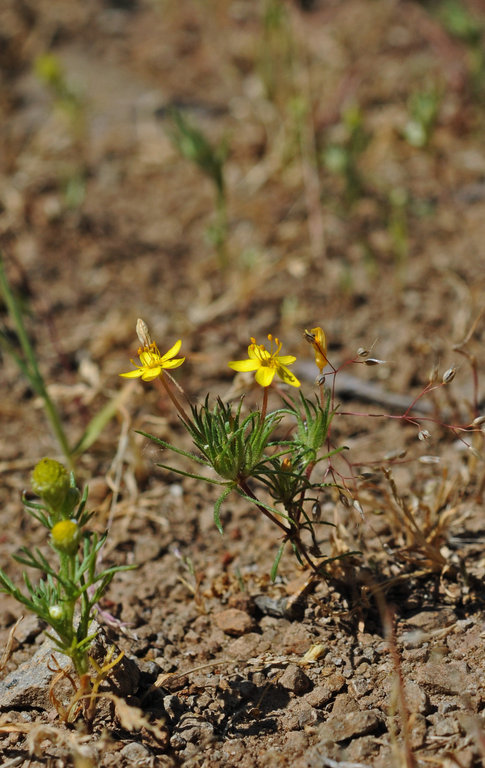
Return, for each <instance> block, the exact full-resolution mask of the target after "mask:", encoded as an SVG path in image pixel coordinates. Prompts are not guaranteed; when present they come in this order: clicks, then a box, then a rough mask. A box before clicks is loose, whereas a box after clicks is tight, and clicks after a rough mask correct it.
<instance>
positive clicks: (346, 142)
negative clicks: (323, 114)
mask: <svg viewBox="0 0 485 768" xmlns="http://www.w3.org/2000/svg"><path fill="white" fill-rule="evenodd" d="M339 128H340V129H341V132H342V138H341V139H340V140H339V141H335V142H330V143H329V144H327V146H326V147H325V149H324V150H323V154H322V160H323V163H324V165H325V167H326V168H327V170H329V171H330V172H331V173H334V174H336V175H338V176H341V177H342V178H343V180H344V182H345V189H344V202H345V204H346V205H347V206H348V205H352V203H354V202H355V201H356V200H358V199H359V197H360V196H361V195H362V193H363V191H364V184H363V181H362V177H361V173H360V170H359V159H360V157H361V155H362V153H363V152H364V151H365V149H366V148H367V146H368V144H369V141H370V139H371V136H370V134H369V132H368V131H367V130H366V128H365V126H364V115H363V113H362V110H361V109H360V108H359V107H358V106H357V105H352V106H350V107H347V108H346V109H345V110H344V112H343V114H342V121H341V124H340V126H339Z"/></svg>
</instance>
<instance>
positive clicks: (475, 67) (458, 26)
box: [437, 0, 485, 95]
mask: <svg viewBox="0 0 485 768" xmlns="http://www.w3.org/2000/svg"><path fill="white" fill-rule="evenodd" d="M437 15H438V18H439V19H440V21H441V23H442V24H443V26H444V27H445V29H446V30H447V31H448V32H449V33H450V34H451V35H453V37H456V38H458V39H459V40H462V41H463V42H464V43H465V45H466V48H467V53H468V68H469V72H470V76H471V82H472V86H473V88H474V89H475V91H476V92H477V95H478V94H480V93H482V92H483V88H484V84H485V51H484V47H483V33H484V26H483V23H482V22H481V21H479V20H478V18H477V17H476V16H475V15H474V14H473V12H472V10H471V9H470V8H468V7H467V5H466V4H465V3H463V2H462V1H461V0H444V2H441V3H440V4H439V5H438V7H437Z"/></svg>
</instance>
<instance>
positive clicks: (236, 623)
mask: <svg viewBox="0 0 485 768" xmlns="http://www.w3.org/2000/svg"><path fill="white" fill-rule="evenodd" d="M214 620H215V623H216V625H217V626H218V627H219V629H222V631H223V632H225V633H226V635H233V636H234V637H240V636H241V635H245V634H247V633H248V632H251V631H253V630H254V628H255V623H254V619H252V618H251V616H249V614H247V613H246V612H245V611H241V610H239V608H227V609H226V610H224V611H220V612H219V613H216V614H215V615H214Z"/></svg>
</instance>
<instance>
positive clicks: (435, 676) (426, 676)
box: [416, 661, 469, 694]
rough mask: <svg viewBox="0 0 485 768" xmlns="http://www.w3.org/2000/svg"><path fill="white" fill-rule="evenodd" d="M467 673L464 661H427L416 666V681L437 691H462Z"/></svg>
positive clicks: (450, 692)
mask: <svg viewBox="0 0 485 768" xmlns="http://www.w3.org/2000/svg"><path fill="white" fill-rule="evenodd" d="M468 679H469V673H468V669H467V666H466V663H465V662H464V661H452V662H449V663H445V662H443V663H440V664H439V663H437V662H434V661H432V662H428V663H427V664H423V666H421V667H418V669H417V671H416V682H418V683H420V684H421V685H423V686H425V687H426V688H429V689H431V690H433V691H438V692H439V693H446V694H453V693H464V692H465V691H466V690H467V684H468Z"/></svg>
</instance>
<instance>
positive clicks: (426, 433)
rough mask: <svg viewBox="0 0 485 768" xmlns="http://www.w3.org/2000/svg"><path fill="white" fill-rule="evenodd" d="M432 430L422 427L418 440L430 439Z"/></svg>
mask: <svg viewBox="0 0 485 768" xmlns="http://www.w3.org/2000/svg"><path fill="white" fill-rule="evenodd" d="M430 437H431V432H429V430H427V429H420V430H419V432H418V440H429V438H430Z"/></svg>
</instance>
